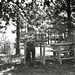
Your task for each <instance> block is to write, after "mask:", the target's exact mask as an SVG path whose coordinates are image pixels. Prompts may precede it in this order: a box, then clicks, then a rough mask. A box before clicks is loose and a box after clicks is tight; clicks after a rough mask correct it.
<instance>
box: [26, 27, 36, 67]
mask: <svg viewBox="0 0 75 75" xmlns="http://www.w3.org/2000/svg"><path fill="white" fill-rule="evenodd" d="M27 29H28V35H27V36H26V37H25V38H26V39H27V48H26V64H27V65H28V66H31V65H33V66H35V67H36V63H35V44H34V38H35V37H34V33H33V32H34V30H33V28H30V27H28V28H27Z"/></svg>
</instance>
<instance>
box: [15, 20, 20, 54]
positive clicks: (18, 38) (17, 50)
mask: <svg viewBox="0 0 75 75" xmlns="http://www.w3.org/2000/svg"><path fill="white" fill-rule="evenodd" d="M16 30H17V32H16V36H17V37H16V54H20V48H19V44H20V25H19V22H18V20H17V27H16Z"/></svg>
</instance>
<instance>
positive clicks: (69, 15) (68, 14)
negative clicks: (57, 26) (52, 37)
mask: <svg viewBox="0 0 75 75" xmlns="http://www.w3.org/2000/svg"><path fill="white" fill-rule="evenodd" d="M67 17H68V20H67V27H68V36H70V35H71V10H70V0H67Z"/></svg>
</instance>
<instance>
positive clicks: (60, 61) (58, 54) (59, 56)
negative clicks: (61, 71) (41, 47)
mask: <svg viewBox="0 0 75 75" xmlns="http://www.w3.org/2000/svg"><path fill="white" fill-rule="evenodd" d="M57 56H58V60H59V63H60V64H62V59H61V55H60V51H58V53H57Z"/></svg>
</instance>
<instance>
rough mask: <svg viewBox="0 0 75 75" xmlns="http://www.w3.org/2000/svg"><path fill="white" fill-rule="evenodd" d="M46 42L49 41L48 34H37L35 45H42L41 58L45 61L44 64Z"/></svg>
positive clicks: (42, 61)
mask: <svg viewBox="0 0 75 75" xmlns="http://www.w3.org/2000/svg"><path fill="white" fill-rule="evenodd" d="M45 42H47V38H46V34H44V33H41V34H40V33H39V34H35V46H36V47H37V46H39V47H40V58H41V63H43V65H45ZM42 47H43V51H42Z"/></svg>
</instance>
